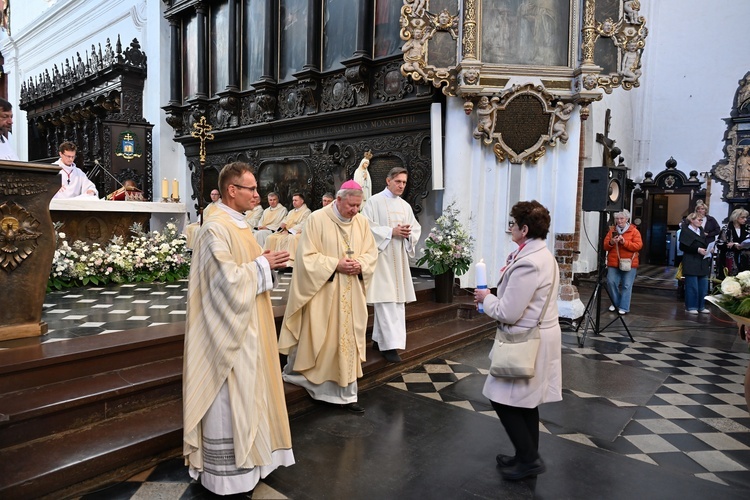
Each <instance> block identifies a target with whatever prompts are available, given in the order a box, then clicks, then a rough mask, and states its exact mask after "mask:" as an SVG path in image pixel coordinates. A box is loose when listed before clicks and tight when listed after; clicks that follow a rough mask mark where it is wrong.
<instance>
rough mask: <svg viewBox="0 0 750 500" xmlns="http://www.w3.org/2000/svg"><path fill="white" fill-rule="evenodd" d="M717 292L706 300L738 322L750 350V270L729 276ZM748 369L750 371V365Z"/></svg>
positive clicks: (740, 332) (740, 334)
mask: <svg viewBox="0 0 750 500" xmlns="http://www.w3.org/2000/svg"><path fill="white" fill-rule="evenodd" d="M716 292H717V293H715V294H714V295H709V296H708V297H706V300H707V301H708V302H711V303H712V304H714V305H715V306H716V307H718V308H719V309H721V311H722V312H724V313H725V314H726V315H727V316H729V317H730V318H732V319H733V320H734V322H735V323H737V326H739V329H738V332H737V333H738V335H739V336H740V338H741V339H742V340H744V341H746V342H747V343H748V351H750V335H747V332H748V331H750V271H742V272H741V273H739V274H737V276H727V277H726V278H724V280H723V281H722V282H721V284H720V285H719V286H718V287H717V291H716ZM748 370H749V371H748V373H750V367H748ZM748 404H750V402H749V403H748Z"/></svg>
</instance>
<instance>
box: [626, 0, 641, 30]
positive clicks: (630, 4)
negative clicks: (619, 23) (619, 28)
mask: <svg viewBox="0 0 750 500" xmlns="http://www.w3.org/2000/svg"><path fill="white" fill-rule="evenodd" d="M640 8H641V3H640V2H639V1H638V0H627V1H626V2H625V3H624V4H623V5H622V10H623V14H624V15H625V21H626V22H628V23H630V24H639V23H640V22H641V18H640V16H639V15H638V11H639V10H640Z"/></svg>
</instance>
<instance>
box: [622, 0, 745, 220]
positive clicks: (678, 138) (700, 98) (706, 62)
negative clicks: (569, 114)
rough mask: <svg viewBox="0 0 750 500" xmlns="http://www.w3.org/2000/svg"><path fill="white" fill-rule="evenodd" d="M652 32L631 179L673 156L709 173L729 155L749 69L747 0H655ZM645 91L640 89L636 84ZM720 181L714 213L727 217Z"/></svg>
mask: <svg viewBox="0 0 750 500" xmlns="http://www.w3.org/2000/svg"><path fill="white" fill-rule="evenodd" d="M643 3H644V4H645V6H646V7H647V9H648V10H647V12H646V15H647V16H649V17H648V19H649V22H650V24H651V30H650V34H649V39H648V42H647V47H646V52H645V54H644V72H643V81H644V83H645V89H644V90H645V91H644V92H637V93H635V94H634V97H635V99H636V104H635V106H634V107H635V109H642V110H643V111H642V118H643V121H642V122H641V123H642V124H643V125H642V126H641V124H639V127H636V134H635V137H636V140H637V141H640V142H642V143H643V153H642V154H641V156H639V157H637V158H636V162H635V164H634V166H635V167H636V170H635V175H634V179H635V180H636V181H640V180H642V179H643V174H644V173H645V172H646V171H649V170H650V171H651V172H653V173H654V174H656V173H658V172H660V171H661V170H663V169H664V163H665V162H666V161H667V160H668V159H669V157H670V156H673V157H674V158H675V159H676V160H677V162H678V163H677V168H678V169H680V170H682V171H683V172H685V173H686V174H687V173H689V172H690V171H691V170H697V171H698V172H700V173H702V172H707V171H709V170H710V168H711V166H712V165H713V164H714V163H716V162H717V161H718V160H720V159H721V158H723V157H724V153H723V152H722V147H723V137H724V133H725V131H726V124H725V122H724V121H723V119H724V118H727V117H728V116H729V111H730V109H731V107H732V99H733V97H734V94H735V92H736V90H737V86H738V81H739V80H740V79H741V78H742V77H743V76H744V74H745V73H746V72H747V71H748V70H750V52H749V51H748V50H746V49H747V47H748V42H747V19H748V18H750V2H747V1H745V0H717V1H715V2H711V3H710V4H708V3H706V2H705V1H699V0H659V1H654V0H651V1H649V2H643ZM639 90H640V89H639ZM721 191H722V189H721V186H720V185H718V184H714V185H713V187H712V190H711V203H710V209H711V214H712V215H714V216H715V217H716V218H717V219H718V220H719V221H721V220H722V219H724V218H725V217H726V216H727V215H728V214H727V210H728V205H727V204H726V203H724V202H722V201H721Z"/></svg>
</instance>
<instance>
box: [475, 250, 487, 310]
mask: <svg viewBox="0 0 750 500" xmlns="http://www.w3.org/2000/svg"><path fill="white" fill-rule="evenodd" d="M474 272H475V274H476V280H477V289H478V290H486V289H487V264H485V263H484V259H481V260H480V261H479V262H477V263H476V264H474ZM477 310H478V311H479V312H480V313H483V312H484V304H482V303H481V302H480V303H479V304H477Z"/></svg>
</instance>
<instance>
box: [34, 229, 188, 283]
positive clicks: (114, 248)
mask: <svg viewBox="0 0 750 500" xmlns="http://www.w3.org/2000/svg"><path fill="white" fill-rule="evenodd" d="M130 231H131V232H132V233H133V237H132V238H131V239H130V241H128V242H127V243H125V242H124V241H123V239H122V238H120V237H117V236H116V237H114V238H112V240H111V241H110V242H109V243H108V244H107V246H105V247H102V246H101V245H99V244H98V243H86V242H83V241H80V240H77V241H74V242H72V243H70V244H69V243H68V242H67V241H66V239H65V233H60V232H59V233H58V234H57V236H58V240H59V241H60V244H59V245H58V248H57V250H55V256H54V257H53V260H52V269H51V271H50V276H49V280H48V282H47V290H48V291H51V290H61V289H63V288H69V287H73V286H86V285H89V284H94V285H103V284H107V283H110V282H114V283H132V282H138V281H164V282H169V281H175V280H178V279H181V278H185V277H187V275H188V273H189V272H190V253H189V251H188V248H187V245H186V239H185V236H184V235H182V234H179V233H178V231H177V226H176V224H174V223H173V222H169V223H167V225H166V226H165V228H164V230H163V231H162V232H161V233H160V232H158V231H153V232H150V233H147V232H145V231H144V230H143V228H142V227H141V225H140V224H133V226H132V227H131V228H130Z"/></svg>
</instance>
